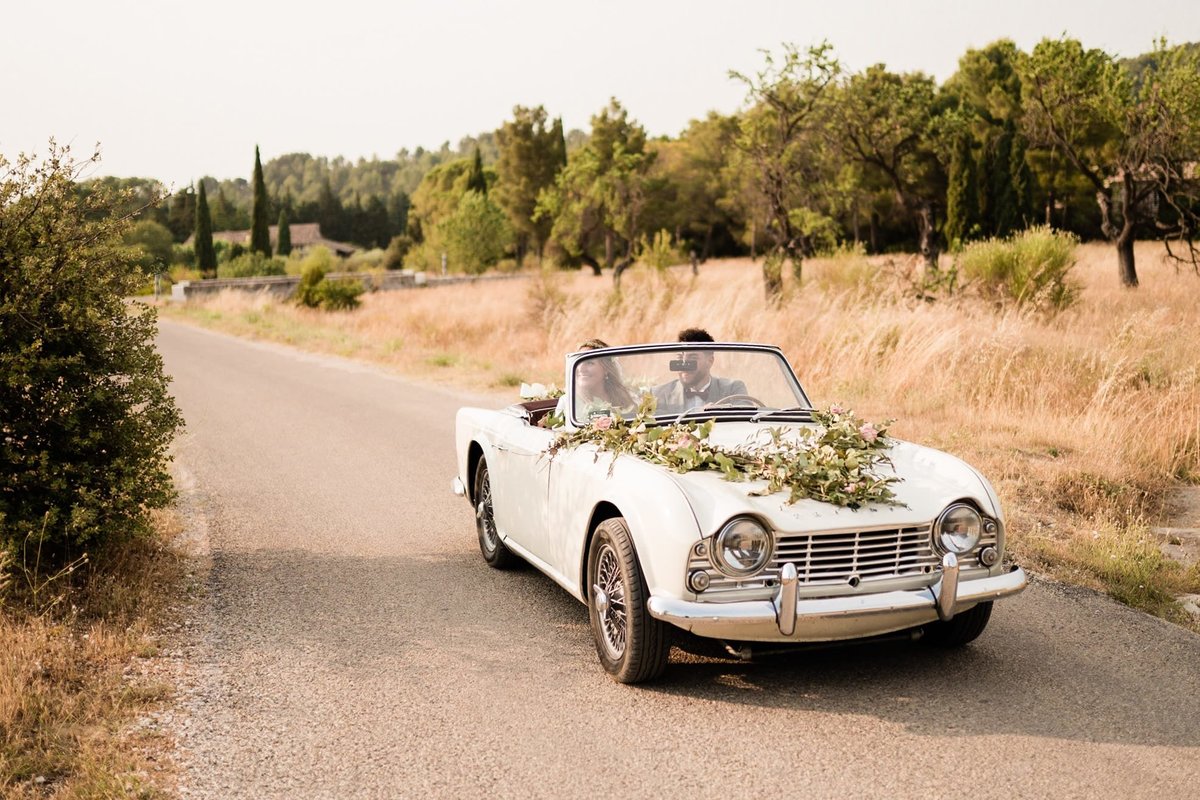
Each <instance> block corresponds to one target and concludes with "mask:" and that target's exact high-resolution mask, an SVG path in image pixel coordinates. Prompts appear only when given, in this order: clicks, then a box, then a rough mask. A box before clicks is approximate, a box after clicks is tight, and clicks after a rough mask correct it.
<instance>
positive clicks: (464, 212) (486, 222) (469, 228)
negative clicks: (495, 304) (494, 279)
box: [438, 191, 512, 275]
mask: <svg viewBox="0 0 1200 800" xmlns="http://www.w3.org/2000/svg"><path fill="white" fill-rule="evenodd" d="M438 230H439V232H440V234H441V238H442V240H443V241H444V242H445V244H446V255H447V258H448V261H449V265H450V267H451V268H453V269H454V270H455V271H456V272H459V271H461V272H467V273H470V274H475V275H477V274H479V273H481V272H483V271H485V270H486V269H487V268H488V267H491V266H494V265H495V264H496V262H497V261H499V260H500V259H501V257H503V255H504V252H505V250H506V249H507V248H508V246H509V243H510V242H511V241H512V229H511V228H510V227H509V225H508V219H507V218H506V217H505V215H504V212H503V211H501V210H500V208H499V207H498V206H497V205H496V204H495V203H493V202H492V201H491V200H489V199H488V197H487V195H484V194H481V193H479V192H476V191H468V192H467V193H466V194H464V195H463V196H462V198H461V199H460V200H459V202H458V208H457V209H456V210H455V212H454V214H453V215H452V216H450V217H448V218H447V219H445V220H444V221H443V222H442V223H441V225H439V226H438Z"/></svg>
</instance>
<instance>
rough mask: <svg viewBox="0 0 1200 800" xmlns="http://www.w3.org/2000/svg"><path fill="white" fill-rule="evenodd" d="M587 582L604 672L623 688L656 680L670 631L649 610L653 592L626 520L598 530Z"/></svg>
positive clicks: (663, 663) (590, 548)
mask: <svg viewBox="0 0 1200 800" xmlns="http://www.w3.org/2000/svg"><path fill="white" fill-rule="evenodd" d="M587 578H588V581H587V588H588V592H587V595H588V596H587V600H588V616H589V618H590V620H591V624H592V638H593V639H595V642H596V654H597V655H598V656H599V657H600V664H601V666H603V667H604V670H605V671H606V672H607V673H608V674H609V675H611V676H612V677H613V679H614V680H616V681H618V682H620V683H641V682H642V681H648V680H653V679H654V678H657V677H658V676H659V675H661V674H662V673H663V670H665V669H666V668H667V659H668V656H669V654H670V652H671V640H670V632H669V630H668V628H669V626H668V625H667V624H666V623H665V622H662V621H660V620H657V619H655V618H654V617H653V616H651V614H650V611H649V609H648V608H647V606H646V603H647V601H648V600H649V599H650V590H649V589H648V587H647V586H646V579H645V578H644V577H643V575H642V568H641V564H639V563H638V558H637V552H636V551H635V549H634V546H633V537H632V536H630V533H629V527H628V526H627V525H626V524H625V520H624V519H623V518H621V517H614V518H613V519H606V520H604V521H603V522H601V523H600V524H599V525H598V526H596V531H595V533H594V534H593V535H592V540H591V544H590V545H589V546H588V560H587Z"/></svg>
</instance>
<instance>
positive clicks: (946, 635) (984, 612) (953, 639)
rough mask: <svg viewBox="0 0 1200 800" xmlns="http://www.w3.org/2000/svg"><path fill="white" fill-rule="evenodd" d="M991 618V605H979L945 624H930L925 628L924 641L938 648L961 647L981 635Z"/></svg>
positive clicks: (955, 616)
mask: <svg viewBox="0 0 1200 800" xmlns="http://www.w3.org/2000/svg"><path fill="white" fill-rule="evenodd" d="M991 616H992V603H991V601H990V600H989V601H988V602H986V603H979V604H978V605H976V606H974V607H973V608H970V609H968V610H966V611H964V612H962V613H961V614H955V615H954V616H953V617H951V618H950V619H948V620H946V621H945V622H931V623H930V624H928V625H926V626H925V635H924V637H922V638H923V640H924V641H926V642H928V643H929V644H932V645H936V646H938V647H962V646H963V645H965V644H967V643H969V642H973V641H975V640H976V639H978V638H979V634H981V633H983V629H984V628H986V627H987V624H988V620H989V619H990V618H991Z"/></svg>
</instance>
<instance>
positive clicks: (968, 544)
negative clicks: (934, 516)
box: [937, 504, 983, 555]
mask: <svg viewBox="0 0 1200 800" xmlns="http://www.w3.org/2000/svg"><path fill="white" fill-rule="evenodd" d="M982 532H983V518H982V517H980V516H979V512H978V511H976V510H975V509H973V508H971V507H970V506H968V505H962V504H958V505H953V506H950V507H949V508H947V509H946V510H945V511H943V512H942V515H941V516H940V517H938V522H937V540H938V543H939V544H940V545H941V547H942V549H943V550H945V551H947V552H950V553H957V554H960V555H961V554H962V553H969V552H971V550H973V549H974V548H975V545H977V544H979V536H980V534H981V533H982Z"/></svg>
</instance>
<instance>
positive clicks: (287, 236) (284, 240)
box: [275, 206, 292, 256]
mask: <svg viewBox="0 0 1200 800" xmlns="http://www.w3.org/2000/svg"><path fill="white" fill-rule="evenodd" d="M275 252H276V253H278V254H279V255H281V256H288V255H291V253H292V229H291V227H290V226H289V225H288V213H287V206H284V207H283V208H281V209H279V234H278V235H277V237H276V239H275Z"/></svg>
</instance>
